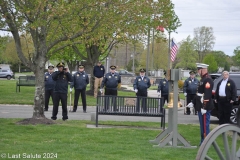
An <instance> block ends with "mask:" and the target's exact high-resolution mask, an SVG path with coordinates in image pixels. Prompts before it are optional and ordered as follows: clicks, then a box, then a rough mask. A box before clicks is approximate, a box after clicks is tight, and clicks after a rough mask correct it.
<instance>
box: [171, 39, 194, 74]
mask: <svg viewBox="0 0 240 160" xmlns="http://www.w3.org/2000/svg"><path fill="white" fill-rule="evenodd" d="M197 59H198V55H197V53H196V51H195V50H194V41H193V40H192V39H191V37H190V36H188V37H187V38H186V39H184V40H182V41H181V42H180V47H179V49H178V54H177V57H176V60H175V67H174V68H183V69H189V70H195V69H196V62H197Z"/></svg>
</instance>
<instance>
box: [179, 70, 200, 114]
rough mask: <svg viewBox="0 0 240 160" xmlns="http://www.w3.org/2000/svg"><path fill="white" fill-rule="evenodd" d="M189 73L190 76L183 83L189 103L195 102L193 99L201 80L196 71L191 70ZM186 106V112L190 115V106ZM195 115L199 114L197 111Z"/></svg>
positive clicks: (184, 92)
mask: <svg viewBox="0 0 240 160" xmlns="http://www.w3.org/2000/svg"><path fill="white" fill-rule="evenodd" d="M189 74H190V77H189V78H187V79H186V80H185V82H184V85H183V94H184V96H185V97H186V98H187V104H189V103H190V102H193V99H194V98H195V96H196V94H197V87H198V82H199V80H198V79H197V78H195V74H196V72H195V71H190V72H189ZM186 108H187V112H186V113H185V114H187V115H190V114H191V111H190V108H189V107H186ZM195 115H197V111H195Z"/></svg>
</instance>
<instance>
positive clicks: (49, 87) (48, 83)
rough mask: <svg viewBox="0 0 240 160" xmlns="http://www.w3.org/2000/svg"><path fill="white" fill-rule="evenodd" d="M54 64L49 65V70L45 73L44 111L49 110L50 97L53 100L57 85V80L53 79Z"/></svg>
mask: <svg viewBox="0 0 240 160" xmlns="http://www.w3.org/2000/svg"><path fill="white" fill-rule="evenodd" d="M53 69H54V66H53V65H49V66H48V72H46V73H45V74H44V77H45V108H44V111H48V105H49V99H50V97H51V98H52V100H53V89H54V85H55V81H54V80H53V79H52V73H53V71H54V70H53Z"/></svg>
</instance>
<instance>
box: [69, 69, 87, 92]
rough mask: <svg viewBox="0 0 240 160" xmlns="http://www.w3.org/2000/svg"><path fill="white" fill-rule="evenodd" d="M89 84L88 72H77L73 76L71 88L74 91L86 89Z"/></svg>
mask: <svg viewBox="0 0 240 160" xmlns="http://www.w3.org/2000/svg"><path fill="white" fill-rule="evenodd" d="M88 84H89V78H88V75H87V74H86V72H85V71H84V72H76V73H75V74H74V75H73V82H72V83H71V88H73V87H74V89H86V86H87V85H88Z"/></svg>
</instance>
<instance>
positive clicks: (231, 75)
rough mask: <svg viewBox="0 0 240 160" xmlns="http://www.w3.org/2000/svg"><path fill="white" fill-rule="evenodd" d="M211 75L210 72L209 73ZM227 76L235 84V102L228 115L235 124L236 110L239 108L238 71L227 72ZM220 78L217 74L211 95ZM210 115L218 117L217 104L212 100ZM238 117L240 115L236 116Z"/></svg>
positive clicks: (239, 77) (239, 76)
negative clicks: (212, 106)
mask: <svg viewBox="0 0 240 160" xmlns="http://www.w3.org/2000/svg"><path fill="white" fill-rule="evenodd" d="M210 75H211V74H210ZM229 78H231V79H232V80H233V81H234V82H235V84H236V88H237V97H236V100H235V102H234V103H233V107H232V112H231V116H230V121H231V122H232V123H233V124H236V123H237V111H238V109H240V106H239V104H240V73H234V72H230V73H229ZM221 79H222V76H221V75H219V76H218V77H217V78H216V79H215V80H214V81H213V83H214V86H213V91H212V93H213V96H214V94H215V90H216V88H217V84H218V82H220V81H221ZM211 115H212V116H214V117H218V106H217V103H215V102H214V109H213V110H212V111H211ZM238 118H240V117H238Z"/></svg>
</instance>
